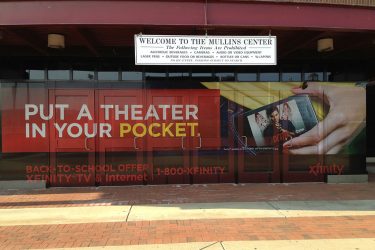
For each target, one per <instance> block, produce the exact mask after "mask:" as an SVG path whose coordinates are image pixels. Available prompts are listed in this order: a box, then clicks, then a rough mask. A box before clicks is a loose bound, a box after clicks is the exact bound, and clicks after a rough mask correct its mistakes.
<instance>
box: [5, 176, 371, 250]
mask: <svg viewBox="0 0 375 250" xmlns="http://www.w3.org/2000/svg"><path fill="white" fill-rule="evenodd" d="M374 190H375V185H374V183H368V184H349V185H342V184H341V185H340V184H330V185H328V184H324V183H314V184H287V185H286V184H276V185H274V184H246V185H233V184H214V185H193V186H181V185H170V186H138V187H103V188H59V189H48V190H43V191H22V190H11V191H4V190H2V191H0V249H46V248H68V249H85V248H90V249H99V248H100V249H101V248H103V249H181V250H184V249H225V250H228V249H236V250H237V249H258V250H259V249H274V248H281V249H375V242H374V239H375V193H374ZM319 198H321V199H319Z"/></svg>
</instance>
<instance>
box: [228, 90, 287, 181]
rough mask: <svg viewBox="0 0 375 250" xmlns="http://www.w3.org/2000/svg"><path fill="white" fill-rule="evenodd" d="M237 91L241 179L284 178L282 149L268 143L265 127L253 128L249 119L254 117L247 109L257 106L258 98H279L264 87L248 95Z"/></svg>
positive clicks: (236, 127) (260, 100) (235, 126)
mask: <svg viewBox="0 0 375 250" xmlns="http://www.w3.org/2000/svg"><path fill="white" fill-rule="evenodd" d="M233 95H234V99H235V100H236V102H237V104H239V105H240V106H239V108H237V109H236V110H235V111H234V114H233V121H232V123H233V129H234V131H235V141H236V145H237V149H238V151H237V152H238V182H263V183H264V182H280V181H281V174H282V173H281V172H280V154H279V151H278V149H277V148H273V147H272V146H271V147H267V146H266V145H264V142H263V141H262V140H263V139H264V138H263V131H262V128H261V127H259V128H258V127H257V130H254V129H252V128H251V127H250V122H249V119H251V117H249V116H248V114H247V112H246V111H247V110H246V107H247V106H254V104H255V103H254V102H257V103H256V105H264V103H273V102H275V101H276V99H275V98H274V97H273V96H271V95H265V94H264V92H263V91H262V92H256V91H252V92H251V96H248V95H247V94H246V95H245V94H242V92H241V91H238V90H236V91H235V92H234V93H233ZM262 115H265V114H262ZM256 133H258V134H256ZM255 138H257V139H255Z"/></svg>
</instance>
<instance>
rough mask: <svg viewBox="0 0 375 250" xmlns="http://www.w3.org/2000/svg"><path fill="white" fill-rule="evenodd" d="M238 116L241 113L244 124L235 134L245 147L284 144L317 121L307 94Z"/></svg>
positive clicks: (304, 131)
mask: <svg viewBox="0 0 375 250" xmlns="http://www.w3.org/2000/svg"><path fill="white" fill-rule="evenodd" d="M236 116H241V121H242V122H243V126H241V131H240V130H239V129H238V126H237V128H236V130H237V131H235V134H236V135H237V137H238V140H239V141H240V143H239V144H241V145H242V146H246V147H270V146H275V145H281V144H282V143H284V142H286V141H288V140H290V139H291V138H293V137H297V136H299V135H301V134H303V133H306V132H307V131H309V130H310V129H312V128H313V127H314V126H315V125H316V124H317V123H318V119H317V116H316V113H315V111H314V108H313V106H312V104H311V101H310V98H309V96H308V95H295V96H291V97H288V98H286V99H283V100H280V101H277V102H274V103H271V104H268V105H266V106H263V107H260V108H258V109H255V110H250V111H246V112H242V113H237V114H236ZM234 119H236V118H234ZM237 119H238V117H237Z"/></svg>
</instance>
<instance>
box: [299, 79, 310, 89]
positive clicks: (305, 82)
mask: <svg viewBox="0 0 375 250" xmlns="http://www.w3.org/2000/svg"><path fill="white" fill-rule="evenodd" d="M308 86H309V85H308V83H307V81H304V82H303V83H302V85H301V89H305V88H307V87H308Z"/></svg>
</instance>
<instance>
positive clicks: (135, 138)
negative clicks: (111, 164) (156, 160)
mask: <svg viewBox="0 0 375 250" xmlns="http://www.w3.org/2000/svg"><path fill="white" fill-rule="evenodd" d="M137 138H138V137H134V139H133V145H134V149H139V148H137Z"/></svg>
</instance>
